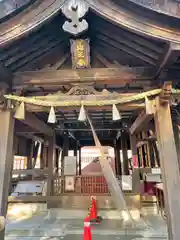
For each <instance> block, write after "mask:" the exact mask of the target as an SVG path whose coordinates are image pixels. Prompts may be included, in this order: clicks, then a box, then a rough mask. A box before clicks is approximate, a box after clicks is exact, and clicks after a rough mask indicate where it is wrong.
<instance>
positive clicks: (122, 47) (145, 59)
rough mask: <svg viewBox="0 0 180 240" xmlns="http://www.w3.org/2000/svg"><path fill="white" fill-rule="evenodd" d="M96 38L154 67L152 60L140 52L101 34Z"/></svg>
mask: <svg viewBox="0 0 180 240" xmlns="http://www.w3.org/2000/svg"><path fill="white" fill-rule="evenodd" d="M96 38H98V39H99V40H100V41H103V42H106V43H108V44H109V45H111V46H112V47H114V48H116V49H120V50H122V51H124V52H126V53H128V54H130V55H131V56H134V57H136V58H137V59H140V60H142V61H143V62H146V63H149V64H151V65H152V66H155V65H156V64H155V60H154V59H152V58H150V57H148V56H146V55H144V54H143V53H140V52H138V51H136V49H135V48H129V47H128V46H125V45H123V44H121V43H118V42H117V41H114V40H112V39H109V38H108V37H106V36H104V35H101V34H98V35H97V36H96Z"/></svg>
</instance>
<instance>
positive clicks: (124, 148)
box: [121, 133, 129, 175]
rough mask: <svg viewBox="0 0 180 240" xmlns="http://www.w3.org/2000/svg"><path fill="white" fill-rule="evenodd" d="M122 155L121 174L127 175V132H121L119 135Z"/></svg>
mask: <svg viewBox="0 0 180 240" xmlns="http://www.w3.org/2000/svg"><path fill="white" fill-rule="evenodd" d="M121 146H122V156H123V174H124V175H129V163H128V154H127V150H128V149H127V134H125V133H122V137H121Z"/></svg>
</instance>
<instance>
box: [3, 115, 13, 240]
mask: <svg viewBox="0 0 180 240" xmlns="http://www.w3.org/2000/svg"><path fill="white" fill-rule="evenodd" d="M13 137H14V119H13V116H12V113H11V112H9V111H4V112H0V217H6V212H7V203H8V195H9V185H10V179H11V175H12V173H11V170H12V162H13ZM0 239H1V240H3V239H4V229H3V230H1V231H0Z"/></svg>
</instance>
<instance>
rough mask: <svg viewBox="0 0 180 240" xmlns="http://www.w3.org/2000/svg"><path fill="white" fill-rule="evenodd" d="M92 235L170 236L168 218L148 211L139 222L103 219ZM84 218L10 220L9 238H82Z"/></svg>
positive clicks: (149, 239) (152, 239) (160, 239)
mask: <svg viewBox="0 0 180 240" xmlns="http://www.w3.org/2000/svg"><path fill="white" fill-rule="evenodd" d="M91 229H92V236H93V237H92V239H98V240H101V239H102V240H106V239H111V240H114V239H120V240H121V239H122V240H131V239H132V240H141V239H145V240H164V239H168V237H167V228H166V224H165V221H164V220H163V219H162V218H161V217H160V216H157V215H156V214H154V213H151V212H148V214H145V215H144V216H143V217H142V218H141V219H139V220H136V222H133V223H129V222H126V223H125V222H124V221H122V220H117V219H116V220H103V221H102V222H101V224H99V225H93V226H91ZM82 236H83V219H57V218H52V217H50V218H48V217H47V213H44V214H42V213H41V214H40V215H36V216H33V217H31V218H29V219H26V220H21V221H18V222H17V221H9V222H8V223H7V227H6V240H30V239H31V240H58V239H63V240H79V239H81V240H82Z"/></svg>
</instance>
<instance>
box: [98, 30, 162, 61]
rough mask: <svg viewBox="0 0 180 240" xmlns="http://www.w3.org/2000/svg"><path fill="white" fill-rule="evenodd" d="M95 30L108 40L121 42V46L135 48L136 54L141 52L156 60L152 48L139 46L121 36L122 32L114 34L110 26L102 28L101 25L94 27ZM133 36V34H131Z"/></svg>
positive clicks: (156, 55)
mask: <svg viewBox="0 0 180 240" xmlns="http://www.w3.org/2000/svg"><path fill="white" fill-rule="evenodd" d="M95 29H96V30H98V32H97V34H99V33H100V34H102V35H104V36H106V37H108V38H109V39H110V40H114V41H116V42H117V43H120V44H122V46H127V47H129V49H134V50H136V51H137V52H136V54H137V56H138V54H139V53H142V54H143V55H146V56H148V57H150V58H152V59H155V60H157V59H158V54H157V53H156V52H153V51H152V50H150V49H148V48H147V47H144V46H141V45H140V44H138V43H136V42H133V41H132V39H131V40H129V39H127V38H126V37H124V36H123V34H118V35H117V34H114V31H113V30H111V29H112V28H109V29H107V28H102V27H96V28H95ZM132 38H133V34H132Z"/></svg>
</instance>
